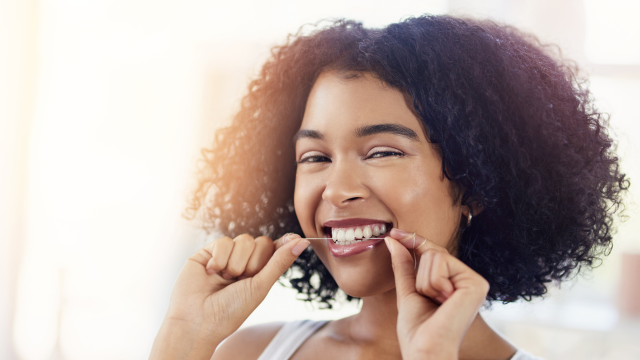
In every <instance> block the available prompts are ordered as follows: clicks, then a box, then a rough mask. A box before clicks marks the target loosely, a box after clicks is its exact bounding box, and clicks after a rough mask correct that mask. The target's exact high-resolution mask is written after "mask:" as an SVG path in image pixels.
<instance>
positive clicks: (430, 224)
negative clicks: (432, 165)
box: [377, 166, 459, 246]
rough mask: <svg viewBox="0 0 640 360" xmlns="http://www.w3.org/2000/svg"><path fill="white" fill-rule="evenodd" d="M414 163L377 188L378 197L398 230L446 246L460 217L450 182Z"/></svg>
mask: <svg viewBox="0 0 640 360" xmlns="http://www.w3.org/2000/svg"><path fill="white" fill-rule="evenodd" d="M428 170H430V169H424V168H422V169H421V168H420V167H418V166H414V167H412V168H410V169H405V171H404V172H403V173H402V176H395V177H394V178H393V179H387V180H386V181H385V183H384V184H382V183H380V184H378V185H377V187H378V188H379V189H380V190H379V191H378V194H379V197H380V198H381V200H382V202H383V203H384V204H386V206H387V207H388V208H389V210H390V211H391V212H392V213H393V214H394V217H395V218H396V219H397V226H398V228H400V229H401V230H405V231H408V232H416V233H418V234H420V235H422V236H424V237H425V238H427V239H429V240H431V241H433V242H435V243H437V244H438V245H442V246H447V245H448V243H449V241H450V239H451V237H452V235H453V233H454V232H455V229H456V226H457V224H458V221H459V219H458V218H457V217H456V216H457V215H456V214H457V212H456V211H458V212H459V209H458V206H457V205H455V203H454V200H453V197H452V194H451V191H450V182H449V181H448V180H447V179H446V178H444V177H441V176H440V174H439V173H437V172H435V171H428Z"/></svg>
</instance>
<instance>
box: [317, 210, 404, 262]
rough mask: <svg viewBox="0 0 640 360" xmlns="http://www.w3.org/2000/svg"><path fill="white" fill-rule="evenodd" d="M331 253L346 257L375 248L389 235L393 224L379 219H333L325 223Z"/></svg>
mask: <svg viewBox="0 0 640 360" xmlns="http://www.w3.org/2000/svg"><path fill="white" fill-rule="evenodd" d="M323 225H324V227H323V229H324V233H325V236H326V238H327V244H328V245H329V251H330V252H331V255H333V256H335V257H345V256H352V255H357V254H360V253H362V252H365V251H367V250H371V249H373V247H375V246H376V245H378V244H379V243H381V242H382V239H380V238H383V237H385V236H386V235H388V231H390V230H391V227H392V224H391V223H385V222H382V221H379V220H369V219H347V220H332V221H327V222H326V223H324V224H323Z"/></svg>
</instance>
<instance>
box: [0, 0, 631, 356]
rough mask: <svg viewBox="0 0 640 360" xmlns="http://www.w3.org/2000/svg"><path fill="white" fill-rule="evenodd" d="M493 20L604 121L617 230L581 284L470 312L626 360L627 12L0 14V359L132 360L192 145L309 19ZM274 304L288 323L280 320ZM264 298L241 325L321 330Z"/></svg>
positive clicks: (523, 337)
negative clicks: (559, 66)
mask: <svg viewBox="0 0 640 360" xmlns="http://www.w3.org/2000/svg"><path fill="white" fill-rule="evenodd" d="M423 13H432V14H444V13H450V14H454V15H465V16H473V17H481V18H487V17H488V18H492V19H495V20H497V21H501V22H506V23H509V24H512V25H515V26H517V27H519V28H521V29H523V30H526V31H529V32H532V33H534V34H536V35H537V36H538V37H539V38H540V39H542V40H543V41H544V42H552V43H556V44H558V45H559V46H560V48H561V49H562V51H563V54H564V55H565V56H566V57H568V58H571V59H574V60H575V61H576V62H577V63H578V64H580V66H581V67H582V68H583V69H584V71H585V72H584V74H585V75H588V76H589V78H590V82H591V89H592V91H593V94H594V97H595V98H596V100H597V103H598V105H599V107H600V109H602V110H604V111H607V112H608V113H610V114H611V124H612V128H613V130H614V133H615V136H616V137H617V139H618V140H619V155H620V158H621V159H622V166H623V170H624V171H625V172H627V174H629V175H630V177H631V180H632V184H633V185H634V186H632V188H631V193H630V194H629V197H628V199H627V211H626V214H627V215H628V216H629V220H628V221H626V222H624V223H618V224H619V226H618V228H619V231H618V233H617V235H616V237H615V246H614V248H613V252H612V253H611V254H610V256H608V257H607V258H606V259H605V260H604V262H603V264H602V265H601V266H600V267H599V268H597V269H595V270H594V271H593V272H591V273H587V274H585V275H583V276H580V277H577V278H576V279H574V280H573V281H571V282H569V283H566V284H563V286H562V288H561V289H553V290H552V291H550V293H549V295H548V296H547V298H546V299H544V300H536V301H533V302H531V303H527V302H522V303H516V304H511V305H500V304H494V305H493V307H492V308H491V309H486V310H483V312H484V315H485V317H486V318H487V319H488V321H489V322H490V323H491V324H492V325H493V326H494V327H495V328H496V329H498V330H499V331H501V332H502V333H504V334H505V335H506V336H507V337H508V338H509V339H511V341H513V342H514V343H515V344H516V345H517V346H520V347H522V348H524V349H525V350H528V351H530V352H533V353H535V354H536V355H538V356H542V357H544V358H546V359H547V360H553V359H565V360H566V359H617V360H619V359H639V358H640V342H638V341H637V340H638V339H640V315H639V314H640V255H639V254H640V223H639V222H638V219H640V211H639V209H638V201H639V199H640V197H639V196H640V193H639V191H640V190H638V189H637V188H638V186H639V185H638V184H636V182H637V181H640V180H636V181H633V180H634V179H640V155H639V154H640V153H639V151H638V150H639V146H638V142H639V141H640V115H639V112H638V111H637V104H638V101H639V99H640V21H638V16H639V15H640V2H638V1H632V0H629V1H623V0H562V1H558V0H512V1H508V0H483V1H473V0H421V1H413V0H394V1H374V0H325V1H321V2H303V1H294V0H253V1H250V0H235V1H217V0H213V1H212V0H180V1H177V0H154V1H151V0H91V1H87V0H0V359H5V360H14V359H24V360H37V359H38V360H40V359H41V360H53V359H55V360H60V359H64V360H80V359H82V360H87V359H96V360H98V359H110V360H114V359H123V360H124V359H144V358H147V357H148V354H149V351H150V348H151V344H152V341H153V339H154V337H155V334H156V332H157V330H158V328H159V326H160V323H161V321H162V318H163V316H164V312H165V310H166V308H167V304H168V300H169V293H170V291H171V287H172V285H173V282H174V280H175V278H176V276H177V274H178V272H179V270H180V268H181V266H182V264H183V263H184V261H185V259H186V258H187V257H188V256H189V255H190V254H192V253H193V252H194V251H195V250H196V249H197V248H199V247H200V246H202V245H203V244H204V243H205V242H206V241H208V240H210V238H207V237H206V236H205V234H204V233H203V232H202V231H200V230H199V229H198V228H197V224H194V223H190V222H188V221H187V220H185V219H183V218H182V217H181V214H182V211H183V209H184V208H185V205H186V202H185V201H186V199H187V197H188V195H189V190H190V189H191V188H192V186H193V181H194V180H193V179H194V177H193V175H194V172H195V168H196V160H197V158H198V156H199V149H200V148H201V147H203V146H207V145H208V144H209V142H210V141H212V138H213V132H214V130H215V129H216V128H218V127H220V126H223V125H224V124H225V123H228V121H229V118H230V116H231V115H232V114H233V112H234V111H235V109H237V107H238V104H239V100H240V98H241V96H242V95H243V94H244V90H245V88H246V86H247V84H248V81H249V80H250V79H251V78H252V77H253V76H254V75H255V74H256V72H257V71H258V69H259V68H260V66H261V64H262V63H263V62H264V60H265V59H266V58H267V57H268V56H269V49H270V48H271V47H272V46H274V45H277V44H281V43H283V41H284V39H285V38H286V35H287V34H289V33H292V32H295V31H297V29H298V28H299V27H300V26H301V25H302V24H306V23H315V22H317V21H318V20H320V19H323V18H336V17H347V18H353V19H356V20H361V21H363V22H364V24H365V25H367V26H371V27H377V26H384V25H386V24H388V23H391V22H396V21H399V20H401V19H403V18H405V17H407V16H411V15H420V14H423ZM285 309H286V311H285ZM357 311H358V306H357V304H345V305H340V306H338V307H337V309H335V310H332V311H327V310H318V309H314V307H313V306H311V305H309V304H305V303H303V302H300V301H296V300H295V292H293V291H292V290H290V289H286V288H284V287H282V286H280V285H276V286H275V287H274V288H273V290H272V292H271V294H270V295H269V297H268V298H267V300H266V301H265V302H264V303H263V304H262V305H261V306H260V307H259V308H258V310H257V311H256V312H255V313H254V314H253V315H252V316H251V317H250V318H249V319H248V320H247V322H246V323H245V326H246V325H250V324H255V323H261V322H267V321H275V320H294V319H304V318H311V319H333V318H339V317H343V316H346V315H350V314H353V313H355V312H357Z"/></svg>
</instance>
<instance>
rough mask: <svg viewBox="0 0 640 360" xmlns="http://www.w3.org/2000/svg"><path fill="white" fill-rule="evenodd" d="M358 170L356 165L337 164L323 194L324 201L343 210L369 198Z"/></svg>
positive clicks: (334, 165) (367, 190)
mask: <svg viewBox="0 0 640 360" xmlns="http://www.w3.org/2000/svg"><path fill="white" fill-rule="evenodd" d="M357 168H358V167H357V166H354V164H347V163H346V162H343V163H339V162H335V163H334V164H333V166H332V169H331V174H330V175H329V177H328V180H327V183H326V185H325V188H324V191H323V192H322V200H324V201H326V202H328V203H330V204H331V205H333V206H335V207H338V208H343V207H346V206H348V205H349V204H351V203H353V202H354V201H357V200H362V199H366V198H367V197H369V189H368V188H367V187H366V186H365V185H364V184H363V183H362V175H361V173H360V172H359V171H358V170H357Z"/></svg>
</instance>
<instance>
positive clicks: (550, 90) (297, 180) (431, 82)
mask: <svg viewBox="0 0 640 360" xmlns="http://www.w3.org/2000/svg"><path fill="white" fill-rule="evenodd" d="M574 74H575V70H572V69H571V68H569V67H567V66H565V65H562V63H560V62H558V61H556V60H554V59H552V57H551V55H549V54H548V49H547V48H546V47H544V46H541V45H540V44H539V43H538V42H537V41H536V40H535V39H534V38H531V37H529V36H526V35H524V34H522V33H520V32H518V31H517V30H515V29H513V28H510V27H506V26H500V25H497V24H494V23H491V22H479V21H475V20H468V19H457V18H452V17H448V16H423V17H419V18H411V19H408V20H406V21H403V22H401V23H398V24H392V25H389V26H388V27H386V28H384V29H365V28H363V27H362V26H361V25H360V24H359V23H355V22H351V21H338V22H336V23H334V24H333V25H331V26H329V27H327V28H325V29H322V30H319V31H316V32H314V33H312V34H311V35H307V36H304V35H297V36H296V37H294V38H293V39H292V40H291V41H290V42H289V43H288V44H286V45H284V46H282V47H278V48H276V49H274V51H273V56H272V58H271V59H270V60H269V61H268V62H267V63H266V64H265V65H264V67H263V69H262V72H261V74H260V76H259V77H258V78H257V79H256V80H254V81H253V82H252V83H251V84H250V86H249V93H248V95H247V96H246V97H245V98H244V100H243V102H242V108H241V110H240V112H239V113H238V114H237V115H236V117H235V119H234V122H233V124H232V125H231V126H230V127H228V128H226V129H222V130H220V131H219V132H218V133H217V137H216V140H217V141H216V143H215V144H214V145H213V149H212V150H209V151H205V152H204V154H205V160H206V161H205V162H204V164H205V166H204V167H203V168H202V172H201V174H202V177H201V179H200V188H199V189H198V191H197V192H196V195H195V196H194V198H193V202H192V206H191V210H192V211H193V213H194V215H197V214H200V215H201V216H202V219H203V220H204V225H205V228H207V229H209V230H212V229H216V230H219V231H222V232H223V233H226V234H228V235H229V237H224V238H220V239H218V240H215V241H213V242H212V243H210V244H208V245H206V246H205V247H204V248H203V249H201V250H200V251H198V252H197V253H196V254H194V255H193V256H192V257H191V258H190V259H189V261H187V264H186V265H185V267H184V268H183V270H182V272H181V273H180V276H179V278H178V280H177V282H176V284H175V287H174V290H173V293H172V299H171V304H170V307H169V310H168V312H167V316H166V318H165V320H164V322H163V325H162V327H161V330H160V332H159V334H158V336H157V338H156V341H155V343H154V348H153V351H152V355H151V358H153V359H176V358H184V359H209V358H213V359H257V358H260V359H286V358H291V359H327V358H341V359H400V358H402V359H533V357H532V356H531V355H529V354H526V353H524V352H522V351H518V350H517V349H516V348H514V347H513V346H512V345H511V344H510V343H509V342H508V341H507V340H505V339H503V338H502V337H501V336H500V335H498V334H496V333H495V332H494V331H493V330H492V329H491V328H490V327H489V326H488V325H487V324H486V323H485V322H484V321H483V320H482V317H481V316H480V315H479V314H478V309H479V308H480V307H481V306H482V305H483V304H484V303H485V301H503V302H512V301H515V300H517V299H519V298H523V299H526V300H530V299H531V298H533V297H536V296H541V295H543V294H544V293H545V292H546V289H547V284H549V283H551V282H559V281H561V280H564V279H566V278H567V277H569V276H570V275H573V274H575V273H576V272H577V271H579V270H580V269H584V268H588V267H589V266H591V265H592V264H593V263H594V261H597V260H598V259H599V256H600V255H602V254H606V253H607V252H608V251H609V250H610V248H611V231H612V225H613V217H614V214H615V213H616V211H617V210H618V208H619V206H620V205H621V195H622V193H623V192H624V190H626V189H627V188H628V181H627V179H626V178H625V175H624V174H622V173H621V172H620V171H619V169H618V160H617V158H616V157H615V153H614V152H613V148H612V145H613V142H612V140H611V138H610V137H609V136H608V134H607V128H606V126H607V118H606V117H605V116H603V115H602V114H600V113H598V112H597V111H596V110H595V109H594V108H593V103H592V100H591V98H590V95H589V92H588V90H587V89H586V88H585V87H584V86H583V84H582V83H580V82H578V81H577V80H576V78H575V76H574ZM285 234H286V235H285ZM258 235H261V236H258ZM301 235H303V236H304V237H306V238H310V239H311V240H306V239H305V238H302V237H301ZM253 236H258V237H256V238H254V237H253ZM272 238H275V239H277V240H276V241H272V240H271V239H272ZM309 245H310V249H308V247H309ZM290 267H291V269H293V270H290V271H288V269H289V268H290ZM285 272H287V274H288V276H289V278H290V282H291V285H292V286H293V287H294V288H296V289H297V290H298V291H299V292H300V293H301V294H302V295H303V300H306V301H317V302H320V303H322V304H324V305H325V306H328V307H331V304H332V303H333V302H334V299H335V296H336V293H337V291H338V289H341V290H343V291H344V292H345V293H346V294H347V299H349V300H352V299H356V298H360V299H362V310H361V311H360V313H359V314H357V315H354V316H352V317H348V318H345V319H341V320H337V321H332V322H329V323H323V322H318V323H315V322H294V323H288V324H281V323H279V324H266V325H262V326H256V327H252V328H247V329H243V330H241V331H236V330H237V329H238V328H239V327H240V325H241V324H242V323H243V322H244V320H245V319H246V318H247V317H248V316H249V314H251V312H252V311H253V310H254V309H255V308H256V307H257V306H258V305H259V304H260V302H261V301H262V300H263V299H264V297H265V296H266V294H267V292H268V291H269V289H270V288H271V286H272V285H273V284H274V283H275V282H276V281H277V280H278V278H279V277H280V276H281V275H282V274H283V273H285ZM225 338H226V339H227V340H226V341H225V342H224V343H223V344H222V345H221V346H219V347H218V348H217V349H216V347H217V346H218V345H219V344H220V343H221V342H222V340H224V339H225ZM214 351H215V353H214ZM212 354H213V357H212Z"/></svg>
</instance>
